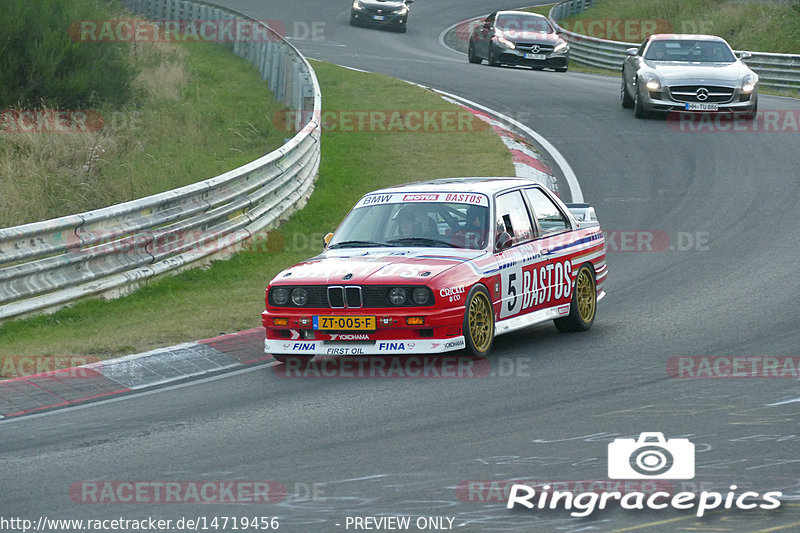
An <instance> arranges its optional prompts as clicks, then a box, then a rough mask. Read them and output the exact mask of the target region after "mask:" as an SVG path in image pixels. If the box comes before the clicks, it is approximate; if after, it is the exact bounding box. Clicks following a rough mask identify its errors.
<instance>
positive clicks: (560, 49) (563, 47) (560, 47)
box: [553, 41, 569, 54]
mask: <svg viewBox="0 0 800 533" xmlns="http://www.w3.org/2000/svg"><path fill="white" fill-rule="evenodd" d="M567 50H569V44H567V42H566V41H562V42H560V43H558V44H557V45H556V47H555V48H553V53H554V54H563V53H564V52H566V51H567Z"/></svg>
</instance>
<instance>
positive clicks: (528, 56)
mask: <svg viewBox="0 0 800 533" xmlns="http://www.w3.org/2000/svg"><path fill="white" fill-rule="evenodd" d="M525 59H535V60H537V61H544V60H545V59H547V56H546V55H544V54H525Z"/></svg>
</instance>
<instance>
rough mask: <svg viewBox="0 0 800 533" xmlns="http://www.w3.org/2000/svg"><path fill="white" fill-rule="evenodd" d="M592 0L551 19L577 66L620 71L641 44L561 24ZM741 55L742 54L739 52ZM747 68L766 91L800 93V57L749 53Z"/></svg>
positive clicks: (573, 3)
mask: <svg viewBox="0 0 800 533" xmlns="http://www.w3.org/2000/svg"><path fill="white" fill-rule="evenodd" d="M593 3H594V2H593V0H566V1H564V2H560V3H558V4H556V5H555V6H553V8H552V9H551V10H550V13H549V16H550V18H551V19H552V20H553V21H554V22H555V23H556V27H557V28H558V29H559V30H560V31H561V32H562V36H563V37H564V39H566V40H567V41H569V43H570V54H569V55H570V58H571V59H573V60H574V61H575V62H577V63H580V64H583V65H589V66H592V67H597V68H604V69H611V70H619V69H621V68H622V63H623V61H624V60H625V51H626V50H627V49H628V48H632V47H635V46H637V47H638V46H639V45H640V44H642V43H626V42H621V41H607V40H604V39H597V38H595V37H590V36H587V35H581V34H578V33H573V32H571V31H568V30H565V29H564V28H562V27H561V26H559V25H558V21H559V20H561V19H564V18H567V17H570V16H572V15H575V14H577V13H580V12H582V11H585V10H586V9H588V8H590V7H592V4H593ZM736 52H737V53H741V52H742V51H741V50H737V51H736ZM748 53H749V54H751V57H750V58H748V59H746V60H745V63H747V66H748V67H750V68H751V69H753V71H755V72H756V74H758V77H759V83H760V85H761V86H763V87H768V88H773V89H795V90H800V55H795V54H770V53H766V52H748Z"/></svg>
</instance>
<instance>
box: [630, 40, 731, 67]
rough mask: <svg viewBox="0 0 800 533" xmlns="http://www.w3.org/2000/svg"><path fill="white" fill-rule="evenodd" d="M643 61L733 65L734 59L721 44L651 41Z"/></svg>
mask: <svg viewBox="0 0 800 533" xmlns="http://www.w3.org/2000/svg"><path fill="white" fill-rule="evenodd" d="M644 58H645V59H649V60H653V61H685V62H699V63H733V62H734V61H736V58H735V57H734V55H733V52H732V51H731V49H730V48H729V47H728V45H726V44H725V43H723V42H720V41H703V40H674V41H653V42H652V43H650V46H649V47H647V52H645V55H644Z"/></svg>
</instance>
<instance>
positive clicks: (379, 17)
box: [372, 15, 385, 20]
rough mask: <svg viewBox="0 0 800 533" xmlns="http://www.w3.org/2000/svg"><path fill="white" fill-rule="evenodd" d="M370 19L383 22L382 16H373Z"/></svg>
mask: <svg viewBox="0 0 800 533" xmlns="http://www.w3.org/2000/svg"><path fill="white" fill-rule="evenodd" d="M372 18H374V19H375V20H383V19H384V18H385V17H384V16H383V15H373V16H372Z"/></svg>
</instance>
